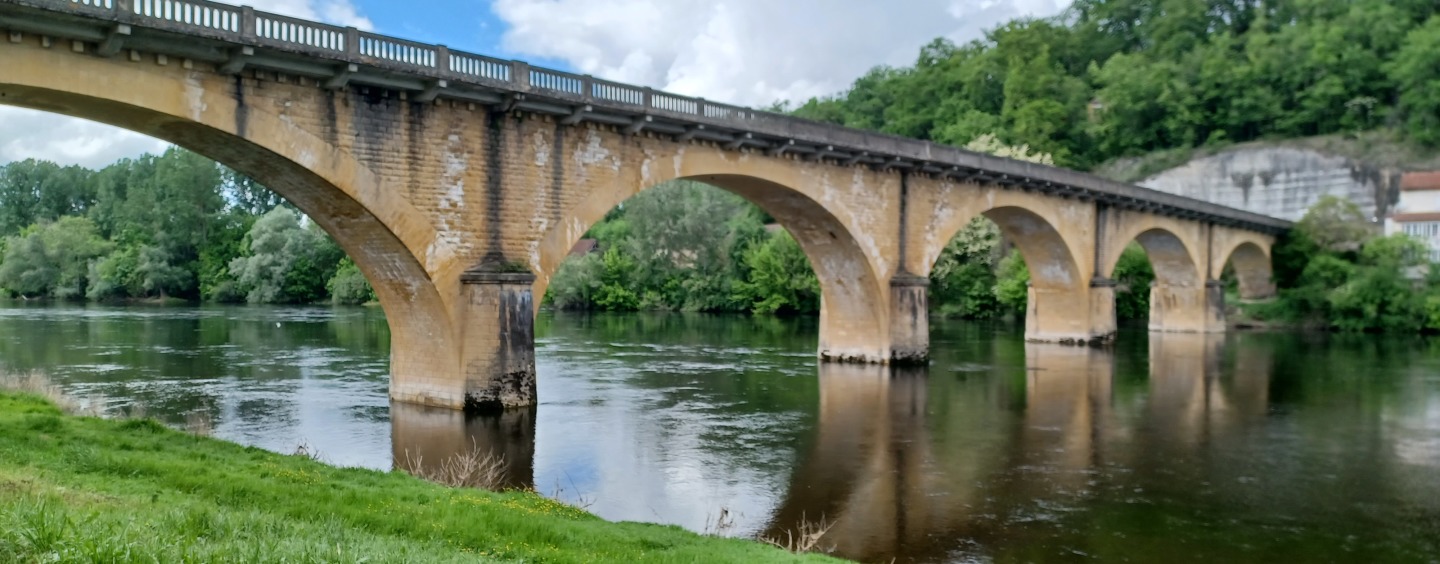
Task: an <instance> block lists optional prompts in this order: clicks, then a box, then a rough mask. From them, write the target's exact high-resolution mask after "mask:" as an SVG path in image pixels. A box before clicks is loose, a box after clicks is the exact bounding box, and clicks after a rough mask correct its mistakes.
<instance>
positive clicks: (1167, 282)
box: [1108, 227, 1225, 333]
mask: <svg viewBox="0 0 1440 564" xmlns="http://www.w3.org/2000/svg"><path fill="white" fill-rule="evenodd" d="M1133 240H1134V241H1135V242H1137V243H1139V244H1140V246H1141V247H1142V248H1143V249H1145V255H1146V257H1148V258H1149V259H1150V266H1151V268H1153V269H1154V271H1155V281H1154V282H1153V283H1152V285H1151V287H1150V288H1149V292H1150V321H1149V327H1150V330H1151V331H1162V332H1171V333H1208V332H1216V331H1224V330H1225V317H1224V308H1223V305H1217V304H1216V303H1215V296H1214V295H1213V294H1215V288H1214V287H1213V285H1211V284H1208V283H1207V280H1206V279H1205V276H1204V275H1203V274H1202V273H1201V271H1200V266H1199V264H1200V263H1199V262H1197V261H1196V260H1195V258H1194V256H1195V255H1194V253H1193V252H1192V251H1191V245H1190V244H1187V243H1186V241H1185V240H1184V239H1182V238H1181V237H1180V236H1179V235H1177V234H1176V233H1175V232H1174V231H1172V230H1170V229H1166V228H1160V227H1152V228H1149V229H1146V230H1145V231H1142V232H1140V233H1139V234H1137V235H1135V237H1134V239H1133ZM1118 242H1119V243H1120V244H1121V245H1124V244H1128V242H1129V241H1128V240H1119V241H1118ZM1120 248H1123V247H1120ZM1113 254H1115V255H1116V257H1115V258H1117V259H1118V255H1119V252H1115V253H1113ZM1116 262H1118V261H1116ZM1114 269H1115V266H1114V263H1113V262H1112V264H1111V266H1110V270H1109V271H1108V272H1109V273H1110V276H1112V277H1113V276H1114ZM1131 291H1144V290H1141V289H1139V288H1134V289H1132V290H1131Z"/></svg>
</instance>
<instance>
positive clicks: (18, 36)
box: [0, 0, 1289, 408]
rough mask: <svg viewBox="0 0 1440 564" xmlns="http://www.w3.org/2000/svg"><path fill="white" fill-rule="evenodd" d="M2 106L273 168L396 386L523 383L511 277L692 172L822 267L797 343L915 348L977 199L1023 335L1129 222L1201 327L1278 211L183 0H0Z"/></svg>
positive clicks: (495, 389) (1159, 309) (483, 388)
mask: <svg viewBox="0 0 1440 564" xmlns="http://www.w3.org/2000/svg"><path fill="white" fill-rule="evenodd" d="M0 104H6V105H14V106H21V107H27V108H34V109H39V110H44V111H49V112H54V113H58V114H64V115H68V116H75V117H80V118H85V119H90V120H94V121H97V122H103V123H107V124H111V125H115V126H118V127H122V128H126V129H130V130H133V131H137V132H140V133H143V134H146V135H150V136H153V137H156V138H159V139H163V140H166V141H169V142H172V143H175V144H177V145H180V146H183V147H186V148H188V149H190V150H193V151H195V152H197V153H200V154H203V155H205V156H207V157H210V158H212V159H214V160H216V161H219V162H221V163H224V164H225V165H227V166H230V167H232V168H234V169H236V170H238V171H240V172H242V173H244V174H246V175H249V176H250V177H252V178H254V179H256V180H257V181H259V182H260V183H262V184H264V185H265V186H268V187H270V188H271V189H273V190H275V191H276V192H278V193H279V194H280V195H281V196H283V197H285V198H286V199H288V200H289V201H291V202H292V203H294V204H295V205H296V206H297V207H299V208H300V209H301V210H303V211H304V212H305V213H306V214H308V215H309V216H310V217H311V218H313V219H314V220H315V221H316V223H318V224H319V225H320V226H321V227H322V228H324V229H325V230H326V231H327V232H329V233H330V234H331V235H332V236H333V237H334V238H335V240H336V241H337V242H338V243H339V245H340V246H341V247H342V248H344V250H345V251H346V252H347V253H349V255H350V256H351V257H352V258H353V259H354V260H355V262H356V264H357V265H358V266H359V267H360V269H361V271H362V272H364V274H365V276H366V277H367V278H369V280H370V281H371V283H372V284H373V286H374V287H375V291H376V294H377V295H378V296H379V299H380V302H381V304H382V306H383V307H384V308H385V313H386V317H387V318H388V320H389V323H390V327H391V332H392V349H391V350H392V357H391V376H392V378H391V386H390V394H391V397H392V398H393V399H396V400H399V401H405V402H415V403H422V404H430V405H438V406H447V407H454V408H460V407H470V408H494V407H508V406H518V405H526V404H529V403H533V401H534V395H535V392H534V390H535V384H534V372H535V369H534V352H533V347H534V345H533V341H534V338H533V329H532V327H533V314H534V310H535V303H536V302H535V299H534V297H535V296H541V295H543V294H544V291H545V288H546V285H547V282H548V281H549V278H550V276H551V275H552V274H554V272H555V270H556V269H557V268H558V267H559V265H560V261H561V259H562V258H563V257H564V256H565V254H566V252H567V250H568V249H569V248H570V247H571V245H572V243H574V242H575V241H576V240H577V239H578V238H579V237H580V236H581V235H582V234H583V233H584V232H585V231H586V229H587V228H588V227H589V226H590V225H591V224H592V223H594V222H596V221H598V220H600V219H601V218H602V217H603V216H604V214H605V213H606V212H607V211H608V210H610V209H611V208H613V207H614V206H615V205H617V204H619V203H621V202H622V201H624V200H625V199H626V198H629V197H631V196H633V195H635V194H636V193H638V192H639V191H641V190H644V189H646V188H648V187H652V186H655V185H657V184H660V183H663V182H666V181H669V180H673V179H682V178H683V179H693V180H698V181H701V182H705V183H708V184H712V185H715V186H719V187H721V188H724V189H727V190H729V191H731V192H734V193H736V194H739V195H741V196H743V197H745V198H747V199H749V200H750V201H751V202H754V203H755V204H757V205H759V206H760V207H761V208H763V209H764V210H765V211H766V212H768V213H769V214H770V215H771V216H773V217H774V218H776V220H777V221H779V222H780V223H781V224H783V225H784V226H785V227H786V228H787V229H788V230H789V231H790V232H791V233H792V234H793V235H794V237H795V239H796V240H797V241H798V242H799V243H800V245H801V247H802V248H803V249H804V250H805V253H806V254H807V255H808V256H809V258H810V262H811V264H812V265H813V266H814V268H815V270H816V273H817V275H818V277H819V280H820V283H821V287H822V305H821V309H822V311H821V323H820V326H821V328H820V341H819V342H820V345H819V356H820V357H821V358H822V359H824V360H832V361H845V362H868V363H889V362H909V361H916V360H922V359H924V358H925V357H926V355H927V347H928V325H927V317H926V280H927V276H928V274H929V273H930V269H931V267H932V265H933V264H934V263H935V260H936V258H937V257H938V256H939V254H940V252H941V249H942V248H943V247H944V245H945V243H946V242H947V241H948V240H949V239H950V238H951V236H952V235H953V234H954V233H956V232H957V231H958V230H960V229H961V227H963V226H964V225H965V224H966V223H967V222H968V221H970V220H971V219H972V218H974V217H975V216H977V215H984V216H986V217H989V218H990V219H992V220H994V221H995V223H997V224H998V225H999V226H1000V228H1001V230H1002V231H1003V232H1004V234H1005V235H1006V237H1007V238H1008V239H1009V240H1011V241H1013V242H1014V244H1015V245H1016V246H1017V247H1018V248H1019V249H1020V251H1021V252H1022V253H1023V255H1024V257H1025V260H1026V263H1027V264H1028V266H1029V268H1030V271H1031V278H1032V282H1031V288H1030V296H1029V297H1030V302H1029V304H1030V305H1029V310H1028V311H1027V313H1026V322H1025V332H1026V337H1027V338H1029V339H1031V340H1035V341H1058V342H1091V341H1104V340H1107V339H1109V338H1110V337H1111V336H1112V335H1113V333H1114V331H1115V314H1114V306H1113V298H1114V295H1113V294H1114V287H1113V286H1114V283H1113V282H1112V281H1111V280H1110V279H1109V278H1108V277H1109V276H1110V274H1111V272H1112V270H1113V269H1114V268H1115V262H1116V260H1117V258H1118V257H1119V255H1120V252H1121V250H1122V249H1124V248H1125V246H1126V245H1127V244H1128V243H1129V242H1130V241H1132V240H1134V241H1139V242H1140V244H1141V245H1143V246H1144V247H1145V250H1146V252H1147V253H1148V254H1149V256H1150V258H1151V261H1152V263H1153V264H1154V266H1155V270H1156V274H1157V283H1156V285H1155V286H1154V288H1153V289H1152V290H1151V292H1152V302H1151V303H1152V304H1153V305H1152V308H1153V311H1152V313H1151V328H1152V329H1154V330H1157V331H1182V332H1212V331H1221V330H1223V328H1224V320H1223V314H1224V310H1223V303H1222V302H1223V297H1222V292H1221V288H1220V287H1219V285H1218V283H1216V282H1215V280H1216V278H1217V277H1218V275H1219V274H1220V272H1221V270H1222V269H1223V268H1224V267H1225V266H1226V264H1227V263H1231V262H1233V266H1234V268H1235V270H1236V273H1237V275H1238V277H1239V279H1240V284H1241V294H1242V296H1244V297H1247V298H1257V297H1264V296H1267V295H1269V294H1270V293H1272V292H1273V286H1272V284H1271V282H1270V260H1269V251H1270V247H1271V244H1272V243H1273V241H1274V237H1275V235H1276V234H1278V233H1280V232H1282V231H1283V230H1285V229H1287V228H1288V227H1289V224H1288V223H1286V222H1284V221H1280V220H1276V219H1272V218H1268V217H1264V216H1259V215H1256V214H1252V213H1247V212H1243V211H1239V210H1235V209H1230V208H1224V207H1220V206H1216V205H1213V204H1209V203H1206V202H1202V201H1197V200H1192V199H1187V198H1182V197H1178V196H1173V195H1169V194H1164V193H1160V192H1155V191H1152V190H1146V189H1143V188H1139V187H1135V186H1131V185H1126V184H1120V183H1116V182H1111V181H1107V180H1104V179H1101V178H1098V177H1095V176H1091V175H1087V174H1082V173H1077V172H1074V171H1069V170H1064V169H1059V168H1053V167H1047V166H1041V165H1035V164H1029V163H1023V162H1017V161H1012V160H1007V159H1002V158H995V157H990V156H986V155H980V154H976V153H971V152H967V151H963V150H959V149H955V148H951V147H945V146H939V145H934V144H931V143H928V142H924V141H916V140H911V139H903V138H898V137H892V136H886V135H881V134H877V133H871V132H865V131H859V130H854V129H847V128H842V127H836V126H831V125H825V124H820V123H815V122H810V121H805V120H800V119H795V118H791V117H788V116H783V115H778V114H771V113H765V112H758V111H754V110H750V109H746V108H740V107H735V106H728V105H723V104H717V103H713V102H710V101H707V100H704V99H700V98H687V97H682V96H676V95H673V94H668V93H665V92H660V91H654V90H651V89H648V88H639V87H635V86H630V85H625V84H620V83H615V82H609V81H605V80H601V79H598V78H593V77H590V76H580V75H574V74H569V73H564V72H558V71H553V70H547V69H542V68H536V67H531V66H529V65H527V64H525V63H523V62H519V61H510V60H501V59H494V58H490V57H485V56H482V55H476V54H471V53H463V52H459V51H452V50H449V49H447V48H446V47H444V46H438V45H427V44H422V43H416V42H412V41H406V40H403V39H397V38H393V37H387V36H382V35H377V34H372V33H368V32H362V31H359V30H356V29H354V28H344V27H335V26H330V25H325V24H320V23H315V22H309V21H303V20H298V19H294V18H289V17H285V16H279V15H275V14H268V13H264V12H258V11H255V10H253V9H250V8H246V7H237V6H231V5H225V4H216V3H211V2H206V1H202V0H0Z"/></svg>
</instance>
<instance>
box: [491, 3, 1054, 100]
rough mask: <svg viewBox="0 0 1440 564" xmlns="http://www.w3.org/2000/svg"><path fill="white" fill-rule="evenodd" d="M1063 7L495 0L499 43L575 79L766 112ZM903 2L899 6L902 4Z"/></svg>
mask: <svg viewBox="0 0 1440 564" xmlns="http://www.w3.org/2000/svg"><path fill="white" fill-rule="evenodd" d="M1068 4H1069V1H1068V0H905V1H904V2H896V1H894V0H888V1H887V0H615V1H612V2H603V3H602V2H597V1H595V0H495V1H494V4H493V5H492V8H493V9H494V11H495V14H496V15H497V16H499V18H500V19H501V20H503V21H505V22H506V23H508V24H509V25H510V26H511V27H510V29H509V31H507V32H506V33H505V36H504V44H505V47H506V48H507V49H509V50H511V51H513V52H515V53H518V54H520V55H521V56H537V57H547V58H554V59H560V60H563V61H566V62H568V63H570V64H571V65H573V66H574V67H575V68H577V69H579V70H580V71H581V72H585V73H590V74H594V75H596V76H600V77H604V78H608V79H612V80H619V81H624V82H632V83H638V84H643V85H648V86H655V87H660V88H664V89H667V90H671V91H674V92H677V93H680V94H687V95H694V96H704V97H706V98H708V99H713V100H717V101H729V102H736V103H740V104H750V105H765V104H769V103H770V102H774V101H776V100H793V101H797V102H798V101H803V100H805V99H807V98H809V97H811V96H818V95H824V94H833V93H836V92H839V91H841V90H844V89H845V88H846V87H847V86H849V84H850V83H851V82H852V81H854V79H855V78H856V77H858V76H860V75H861V74H863V73H864V72H865V71H866V70H869V69H870V68H871V67H873V66H875V65H878V64H890V65H908V64H911V63H913V62H914V60H915V58H916V56H917V55H918V54H919V50H920V46H922V45H924V44H925V43H928V42H929V41H930V40H932V39H934V38H936V37H941V36H944V37H949V38H951V39H953V40H956V41H968V40H970V39H975V38H978V37H980V36H981V34H982V32H983V31H984V30H985V29H988V28H990V27H993V26H995V25H996V24H998V23H1001V22H1003V21H1005V20H1008V19H1011V18H1015V17H1019V16H1026V15H1032V16H1049V15H1053V14H1056V13H1059V12H1060V11H1061V10H1062V9H1064V7H1065V6H1066V5H1068ZM902 5H903V7H901V6H902Z"/></svg>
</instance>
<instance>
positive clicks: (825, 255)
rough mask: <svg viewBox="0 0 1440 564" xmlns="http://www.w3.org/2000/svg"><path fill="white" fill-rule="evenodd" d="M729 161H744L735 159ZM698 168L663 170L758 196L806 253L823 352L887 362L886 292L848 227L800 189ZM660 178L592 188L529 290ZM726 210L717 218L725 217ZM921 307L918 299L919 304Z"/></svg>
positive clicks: (546, 251)
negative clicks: (815, 284)
mask: <svg viewBox="0 0 1440 564" xmlns="http://www.w3.org/2000/svg"><path fill="white" fill-rule="evenodd" d="M728 168H738V169H744V168H747V167H743V166H735V167H728ZM758 174H763V172H762V173H757V175H751V174H737V173H720V172H716V173H701V174H690V175H683V176H676V177H674V178H667V179H666V180H665V181H664V182H668V181H671V180H689V181H695V182H700V183H703V184H706V185H710V186H714V187H717V188H721V189H724V190H726V191H728V192H731V193H733V194H736V195H738V196H740V197H742V198H744V199H746V200H747V201H749V202H750V203H753V204H755V205H756V206H758V207H759V208H760V209H761V210H763V211H764V212H765V213H767V214H769V215H770V217H772V218H774V219H775V221H776V223H778V224H779V225H780V226H781V227H783V228H785V229H786V231H788V232H789V233H790V235H791V236H792V237H794V238H795V241H796V242H797V243H799V245H800V248H801V249H802V250H804V251H805V256H806V257H807V258H808V259H809V261H810V266H811V268H813V269H814V270H815V274H816V278H817V279H818V280H819V282H820V292H821V293H820V339H819V350H818V355H819V357H820V358H821V360H826V361H837V362H864V363H889V362H891V361H892V360H894V357H895V354H894V352H893V351H892V350H891V343H890V340H889V338H888V331H887V330H886V328H887V327H888V317H887V311H886V310H885V305H886V302H885V293H884V292H883V289H882V286H881V284H880V282H879V278H878V277H877V276H876V274H875V271H874V269H873V267H872V266H871V261H870V259H869V258H868V255H867V253H866V251H865V249H864V248H863V247H862V245H861V243H860V242H859V241H858V240H857V239H856V237H855V236H854V235H853V234H852V232H851V229H850V228H849V227H847V226H846V224H845V223H844V222H843V221H842V220H841V219H840V218H838V217H837V216H836V214H835V213H834V211H833V209H832V208H833V206H832V207H827V206H825V205H823V204H821V203H820V202H817V201H816V200H815V199H813V198H812V197H810V196H809V195H807V194H805V193H804V192H802V191H800V190H797V189H795V188H791V187H789V186H787V185H784V184H781V183H779V182H777V181H775V180H772V179H769V178H765V177H762V176H759V175H758ZM662 183H663V182H659V183H649V184H643V185H635V186H633V188H634V189H628V190H619V191H611V190H597V191H594V192H592V193H591V194H590V195H589V196H587V198H586V199H585V201H583V202H581V203H580V204H578V205H577V206H575V207H574V208H573V209H571V210H570V211H569V212H568V213H567V217H566V218H565V221H562V222H560V224H559V225H557V226H556V227H555V228H553V229H551V230H549V232H548V233H546V235H545V238H544V240H543V242H542V243H541V245H540V249H541V251H540V253H539V255H538V257H537V258H538V259H539V260H538V262H539V266H538V268H537V269H536V270H537V273H538V275H537V277H536V282H535V286H534V295H536V296H543V295H544V294H545V290H546V288H547V287H548V285H549V282H550V279H551V278H552V277H553V276H554V274H555V273H556V271H558V270H559V268H560V264H561V262H562V261H563V259H564V257H565V252H562V249H563V250H564V251H568V250H569V249H570V248H571V246H572V245H573V244H574V243H575V242H576V241H578V240H579V237H580V235H579V234H582V233H584V232H585V230H587V229H589V227H590V226H593V225H594V224H595V223H597V222H599V221H600V219H601V218H603V217H604V216H605V214H606V213H607V212H608V211H609V210H611V209H613V208H614V207H616V206H619V205H621V204H622V203H623V202H624V201H625V200H627V199H629V198H630V197H632V196H634V195H636V194H638V193H640V192H641V191H643V190H648V189H650V188H653V187H655V186H658V185H659V184H662ZM725 219H727V218H715V220H716V221H724V220H725ZM921 307H923V305H922V306H921Z"/></svg>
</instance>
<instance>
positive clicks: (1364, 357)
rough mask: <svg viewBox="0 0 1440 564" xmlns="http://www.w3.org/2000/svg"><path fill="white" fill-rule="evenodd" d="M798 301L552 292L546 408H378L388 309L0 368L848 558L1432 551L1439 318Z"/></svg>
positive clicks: (155, 322)
mask: <svg viewBox="0 0 1440 564" xmlns="http://www.w3.org/2000/svg"><path fill="white" fill-rule="evenodd" d="M816 332H817V328H816V323H815V321H814V320H806V319H800V320H782V319H770V318H755V319H751V318H746V317H714V316H699V315H678V314H677V315H595V316H579V315H562V314H556V315H551V314H545V315H543V316H542V317H541V319H540V321H539V323H538V327H537V334H538V337H537V340H538V349H539V350H538V355H537V357H538V369H539V388H540V389H539V393H540V400H541V403H540V406H539V408H538V409H536V410H532V411H524V412H517V413H511V414H508V415H507V416H505V417H504V418H496V419H471V420H466V419H465V418H463V417H461V416H459V415H457V414H455V413H453V412H449V411H443V410H442V411H436V410H426V409H420V408H414V407H408V406H402V405H394V406H392V405H391V404H390V403H389V402H388V401H387V399H386V379H387V376H386V369H387V357H388V354H389V352H388V347H389V336H388V333H387V329H386V326H385V321H384V317H383V314H382V313H381V312H380V311H379V310H378V309H361V308H356V309H329V308H288V309H287V308H258V307H244V308H221V307H214V308H211V307H203V308H153V309H151V308H138V307H132V308H104V307H22V306H15V305H9V306H3V307H0V368H3V369H7V370H12V371H15V370H18V371H27V370H40V371H44V372H48V373H49V374H50V375H51V376H52V378H54V379H55V380H57V381H58V382H60V383H61V384H62V385H64V386H65V387H67V388H69V389H71V390H74V391H76V392H79V393H81V394H87V393H91V392H95V393H99V394H102V395H103V396H105V397H107V398H109V399H110V401H111V402H112V403H114V404H115V406H117V407H118V406H124V405H127V404H131V403H134V402H138V403H141V404H143V405H144V406H145V408H146V410H147V413H148V414H149V415H151V416H155V417H158V418H161V419H164V420H167V421H170V422H173V423H177V424H178V423H181V422H182V421H184V419H185V414H186V413H189V412H193V411H197V410H198V411H203V412H206V413H208V414H210V415H211V416H212V417H213V420H214V422H215V431H214V434H215V435H216V436H218V437H221V438H225V439H230V440H234V441H237V442H241V443H246V444H252V445H258V446H262V447H265V448H269V449H273V450H277V451H281V452H292V451H294V450H295V449H296V447H297V446H298V445H301V444H305V445H307V447H308V448H310V449H311V450H318V451H319V453H320V455H321V456H322V457H323V458H324V459H325V460H327V461H329V462H331V463H334V464H342V465H356V466H367V467H372V468H380V469H389V468H391V465H392V461H393V460H394V459H395V457H397V456H399V457H404V456H407V453H411V454H414V455H419V456H420V457H421V459H422V460H436V459H439V458H441V457H443V456H444V455H445V454H446V453H450V452H455V451H456V450H457V449H463V448H473V446H472V445H474V446H479V447H480V448H491V449H497V450H500V451H503V452H504V453H506V457H507V460H508V461H509V463H510V480H511V481H512V482H513V483H514V484H515V485H517V486H533V487H534V488H536V489H537V490H539V491H540V492H542V493H546V494H548V495H552V496H556V497H559V498H561V499H565V500H567V501H571V502H575V503H579V504H582V505H587V506H588V508H589V509H590V510H591V511H593V512H595V513H597V514H599V515H601V516H603V517H606V518H609V519H616V520H637V521H653V522H662V523H674V524H679V525H682V526H685V527H687V528H690V529H694V530H706V529H707V527H708V528H710V529H714V528H715V520H716V519H717V517H718V516H719V515H720V514H721V512H722V510H724V511H725V512H726V513H727V514H728V515H729V516H730V518H733V525H731V526H730V527H729V528H728V529H726V530H724V531H723V532H725V533H726V534H732V535H745V536H753V535H757V534H764V535H776V534H778V533H781V532H782V531H785V530H787V529H789V528H791V527H794V526H795V525H796V524H797V523H799V522H801V521H802V520H809V521H815V520H819V519H821V518H823V519H825V520H826V521H829V522H832V523H833V525H832V527H831V529H830V531H829V533H827V534H826V536H825V537H824V540H823V541H822V543H821V544H822V545H824V546H826V547H830V548H832V549H833V553H834V554H836V555H837V556H842V557H846V558H852V559H857V560H864V561H875V562H888V561H890V560H891V559H892V558H895V559H897V560H898V561H902V562H908V561H919V562H970V561H982V562H983V561H998V562H1011V561H1094V560H1102V561H1127V560H1128V561H1134V562H1154V561H1166V562H1187V561H1195V562H1200V561H1207V562H1208V561H1228V562H1246V561H1254V562H1306V561H1315V562H1323V561H1337V562H1345V561H1356V562H1373V561H1403V562H1437V561H1440V341H1437V340H1423V339H1418V338H1402V337H1384V338H1381V337H1341V336H1327V335H1297V334H1261V333H1238V334H1231V335H1229V336H1228V337H1226V336H1221V337H1213V336H1212V337H1206V336H1200V335H1168V336H1160V335H1152V334H1149V333H1147V332H1144V331H1132V332H1124V333H1122V334H1121V335H1120V338H1119V339H1118V342H1117V344H1116V346H1115V347H1114V348H1113V349H1109V350H1101V349H1088V348H1074V347H1061V346H1046V345H1035V344H1026V343H1024V342H1023V340H1022V339H1021V338H1020V337H1019V334H1018V330H1017V329H1016V328H1013V327H998V328H994V327H987V326H983V325H976V324H972V323H963V322H936V323H935V324H934V328H933V333H932V337H931V342H932V349H933V352H934V356H935V360H934V362H933V363H932V364H931V366H930V367H929V368H928V369H919V370H905V371H897V372H890V371H889V370H887V369H883V368H878V367H865V366H850V365H818V366H817V363H816V362H815V358H814V349H815V339H816Z"/></svg>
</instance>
